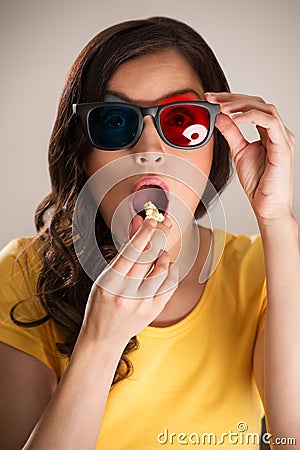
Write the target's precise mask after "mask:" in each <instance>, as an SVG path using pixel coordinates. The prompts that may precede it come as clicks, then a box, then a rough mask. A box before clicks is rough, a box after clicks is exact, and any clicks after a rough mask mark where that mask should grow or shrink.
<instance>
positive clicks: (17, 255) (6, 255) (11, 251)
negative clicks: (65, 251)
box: [0, 236, 42, 275]
mask: <svg viewBox="0 0 300 450" xmlns="http://www.w3.org/2000/svg"><path fill="white" fill-rule="evenodd" d="M40 249H41V246H40V240H39V239H38V238H36V237H32V236H31V237H20V238H16V239H13V240H11V241H10V242H9V243H8V244H7V245H6V246H5V247H3V248H2V249H1V250H0V269H1V274H2V275H5V273H3V271H5V269H9V268H11V269H12V268H13V266H15V265H17V266H18V268H19V269H20V268H22V269H24V268H25V266H26V267H27V269H28V270H30V271H31V270H32V269H34V268H36V269H37V268H40V265H41V261H42V257H41V254H40Z"/></svg>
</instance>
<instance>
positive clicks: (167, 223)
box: [163, 217, 172, 228]
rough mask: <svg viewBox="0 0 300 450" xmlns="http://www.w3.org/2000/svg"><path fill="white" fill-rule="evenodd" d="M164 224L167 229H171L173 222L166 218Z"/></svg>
mask: <svg viewBox="0 0 300 450" xmlns="http://www.w3.org/2000/svg"><path fill="white" fill-rule="evenodd" d="M163 224H164V225H165V226H166V227H168V228H170V227H171V226H172V221H171V219H169V217H166V218H165V220H164V221H163Z"/></svg>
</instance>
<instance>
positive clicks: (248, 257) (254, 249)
mask: <svg viewBox="0 0 300 450" xmlns="http://www.w3.org/2000/svg"><path fill="white" fill-rule="evenodd" d="M223 259H224V266H225V267H230V266H235V267H237V266H240V267H241V268H244V269H246V268H247V267H248V268H250V267H251V266H253V265H254V266H256V267H257V269H263V268H264V253H263V246H262V240H261V236H260V235H259V234H255V235H251V236H246V235H243V234H234V233H230V232H226V240H225V245H224V255H223Z"/></svg>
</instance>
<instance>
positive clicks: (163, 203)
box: [130, 177, 169, 219]
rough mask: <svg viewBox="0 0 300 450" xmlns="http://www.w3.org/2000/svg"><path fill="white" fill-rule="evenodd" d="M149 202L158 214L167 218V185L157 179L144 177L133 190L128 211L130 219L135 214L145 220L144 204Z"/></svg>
mask: <svg viewBox="0 0 300 450" xmlns="http://www.w3.org/2000/svg"><path fill="white" fill-rule="evenodd" d="M149 201H151V202H152V203H154V205H155V206H156V207H157V209H158V210H159V212H160V213H162V214H163V215H164V216H165V217H167V211H168V205H169V188H168V185H167V184H166V183H165V182H164V181H163V180H162V179H161V178H157V177H144V178H142V179H141V180H139V181H138V182H137V183H136V185H135V186H134V188H133V191H132V194H131V198H130V210H131V214H132V217H134V216H135V215H136V214H138V215H140V216H141V217H142V218H143V219H145V216H146V212H145V209H144V205H145V203H147V202H149Z"/></svg>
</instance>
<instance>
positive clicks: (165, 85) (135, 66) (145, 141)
mask: <svg viewBox="0 0 300 450" xmlns="http://www.w3.org/2000/svg"><path fill="white" fill-rule="evenodd" d="M107 93H108V95H113V96H114V97H117V98H119V99H120V101H126V102H127V103H132V104H134V105H138V106H142V107H150V106H156V105H159V104H162V103H167V102H172V101H181V100H204V91H203V88H202V85H201V82H200V80H199V78H198V76H197V75H196V73H195V72H194V70H193V69H192V67H191V66H190V64H189V63H188V62H187V61H186V60H185V59H184V57H183V56H181V55H180V54H179V53H177V52H176V51H175V50H164V51H161V52H159V53H155V54H149V55H144V56H140V57H137V58H135V59H131V60H129V61H127V62H125V63H123V64H122V65H121V66H120V67H119V68H118V69H117V70H116V72H115V73H114V75H113V76H112V77H111V79H110V81H109V83H108V86H107ZM168 155H171V156H176V157H178V161H179V165H178V174H176V179H174V178H173V177H172V178H171V177H168V176H167V175H165V173H167V172H164V166H165V167H167V164H168ZM124 156H128V158H131V160H132V165H133V166H134V167H136V173H137V175H134V176H130V177H129V178H124V179H123V180H121V181H120V182H118V183H117V184H115V185H114V186H113V187H112V188H111V189H110V190H109V192H108V193H107V194H106V195H105V197H104V198H103V200H102V202H101V204H100V207H99V208H100V212H101V214H102V216H103V218H104V220H105V222H106V224H107V225H108V226H109V227H110V225H111V220H112V217H113V214H114V212H115V210H116V208H117V206H118V205H119V204H120V203H121V202H122V201H123V200H124V199H125V198H126V197H128V198H130V196H131V195H132V192H133V191H134V189H135V188H136V185H137V182H138V181H139V180H141V179H142V178H145V177H147V175H152V176H154V177H155V173H156V170H157V171H163V172H164V175H156V176H157V178H159V179H161V180H163V182H165V183H166V184H167V186H168V188H169V191H170V193H171V194H174V195H176V196H177V197H179V198H180V199H181V200H182V201H183V202H184V203H185V205H186V206H187V207H188V208H189V210H190V211H191V214H194V212H195V210H196V208H197V205H198V203H199V200H200V198H199V196H198V195H196V194H195V193H194V192H193V191H192V189H191V188H189V187H188V186H187V185H186V184H184V183H182V182H180V177H181V175H182V169H181V170H180V167H181V166H180V161H181V162H182V164H183V170H184V161H187V162H189V163H191V164H193V165H194V166H196V168H198V169H200V170H201V172H203V173H204V174H205V176H206V177H207V178H208V175H209V172H210V168H211V164H212V157H213V138H212V139H211V140H210V141H209V142H208V143H207V144H206V145H205V146H203V147H201V148H199V149H196V150H182V149H176V148H173V147H171V146H169V145H167V144H166V143H164V142H163V141H162V139H161V138H160V137H159V135H158V133H157V131H156V129H155V126H154V122H153V118H152V117H151V116H147V117H145V118H144V129H143V132H142V135H141V137H140V139H139V140H138V142H137V143H136V144H135V145H134V146H133V147H130V148H126V149H122V150H116V151H105V150H99V149H95V148H93V149H92V150H91V152H90V154H89V155H88V157H87V158H86V160H85V171H86V174H87V176H88V177H90V176H91V175H93V174H94V173H95V172H96V171H97V170H98V169H100V168H103V167H104V166H106V165H107V164H109V163H111V162H113V161H116V160H118V159H120V158H122V157H124ZM179 158H180V159H179ZM108 170H109V167H108ZM204 187H205V186H203V189H202V188H201V189H202V191H203V190H204ZM170 201H172V200H170ZM170 218H171V219H172V217H170Z"/></svg>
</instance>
